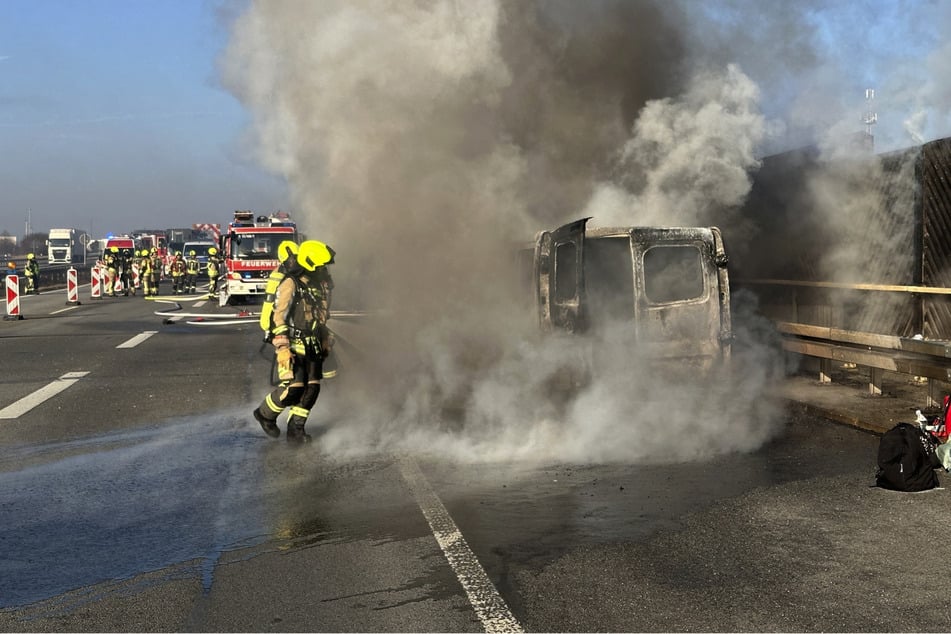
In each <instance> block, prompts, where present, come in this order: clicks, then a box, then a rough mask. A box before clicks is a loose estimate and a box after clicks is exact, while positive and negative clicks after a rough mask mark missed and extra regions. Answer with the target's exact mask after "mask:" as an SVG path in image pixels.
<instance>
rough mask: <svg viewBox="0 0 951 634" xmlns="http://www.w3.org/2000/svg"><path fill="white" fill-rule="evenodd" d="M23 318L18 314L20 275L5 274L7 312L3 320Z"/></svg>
mask: <svg viewBox="0 0 951 634" xmlns="http://www.w3.org/2000/svg"><path fill="white" fill-rule="evenodd" d="M13 319H23V315H21V314H20V276H19V275H7V314H6V316H4V320H13Z"/></svg>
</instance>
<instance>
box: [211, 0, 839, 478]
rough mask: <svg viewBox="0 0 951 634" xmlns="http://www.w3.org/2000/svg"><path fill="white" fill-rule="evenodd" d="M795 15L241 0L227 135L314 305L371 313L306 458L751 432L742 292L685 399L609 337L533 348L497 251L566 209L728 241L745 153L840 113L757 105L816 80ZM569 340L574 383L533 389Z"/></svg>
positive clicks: (797, 105) (348, 326) (751, 317)
mask: <svg viewBox="0 0 951 634" xmlns="http://www.w3.org/2000/svg"><path fill="white" fill-rule="evenodd" d="M808 4H809V6H807V7H803V6H802V3H794V4H793V3H787V4H770V5H769V11H770V13H769V14H766V13H764V12H763V10H762V5H761V4H759V3H749V2H723V3H718V4H716V5H713V4H712V3H695V2H685V3H678V2H667V1H660V0H658V1H648V0H644V1H640V2H630V1H622V0H592V1H586V2H583V3H581V2H574V1H571V0H561V1H547V2H546V1H535V2H533V1H528V0H526V1H522V2H501V1H496V0H484V1H479V2H459V1H453V0H421V1H418V2H399V3H393V2H385V1H383V0H324V1H322V2H309V1H303V0H301V1H293V0H288V1H285V2H265V1H260V2H252V3H251V4H250V5H249V7H248V9H247V10H246V11H245V12H244V13H242V14H241V15H239V16H237V17H236V18H235V19H234V21H233V24H232V28H231V33H232V37H231V41H230V43H229V46H228V47H227V50H226V51H225V52H224V55H223V56H222V59H221V68H222V75H223V77H224V81H225V83H226V85H227V86H228V87H229V89H230V90H231V91H232V92H233V93H234V94H235V95H236V96H237V97H238V98H239V99H240V100H241V101H242V102H243V103H244V104H245V105H246V107H247V108H248V109H249V110H250V111H251V113H252V114H253V117H254V126H253V128H252V129H251V130H250V131H249V138H248V145H249V147H253V148H255V150H256V152H257V154H258V156H259V160H260V161H261V162H262V164H263V165H265V166H266V167H267V168H269V169H270V170H272V171H274V172H275V173H277V174H280V175H282V176H283V177H284V178H285V179H286V180H287V183H288V186H289V188H290V191H291V196H292V200H293V203H294V205H295V208H296V211H294V215H295V217H296V218H297V220H298V221H299V222H300V223H301V225H302V228H303V229H304V231H305V232H306V234H307V235H308V236H309V237H312V238H316V239H320V240H323V241H325V242H327V243H328V244H330V245H331V246H333V247H334V248H335V249H336V250H337V252H338V257H337V264H335V265H334V268H333V269H332V272H333V273H334V277H335V280H336V282H337V290H336V295H335V300H334V304H335V308H337V309H346V308H360V309H369V310H372V311H373V316H371V317H367V318H364V319H363V320H361V321H360V322H359V323H353V322H347V321H345V320H334V321H333V322H332V325H334V327H335V328H336V329H337V330H338V332H339V334H341V344H340V345H341V346H342V347H341V351H340V353H341V360H343V359H349V360H350V363H351V366H350V368H349V370H348V371H347V372H345V373H344V375H343V376H345V377H346V378H343V377H342V378H341V379H339V380H338V381H337V382H336V383H334V382H330V383H328V384H327V389H326V390H325V392H330V393H334V392H335V391H336V393H335V394H333V396H328V395H326V394H325V395H322V397H321V401H320V402H318V405H317V410H316V411H315V412H314V414H313V415H312V419H319V416H320V415H319V413H318V412H319V411H320V410H321V408H328V407H330V406H331V405H333V406H335V407H337V408H338V409H339V411H340V413H339V414H338V415H337V416H336V418H335V420H337V421H338V422H339V424H335V427H334V429H333V430H332V431H331V433H328V434H327V435H326V436H325V437H324V442H325V444H326V446H327V447H328V449H329V450H331V451H334V452H335V453H338V454H341V455H343V454H347V453H361V452H366V451H381V450H393V449H406V450H409V449H419V448H422V449H425V450H430V451H439V452H442V453H444V454H449V455H453V456H456V457H458V458H461V459H471V460H487V459H510V458H515V457H518V458H529V457H531V458H534V459H543V460H558V459H561V460H572V461H585V460H648V459H655V458H653V457H655V456H657V455H663V456H665V459H692V458H698V457H703V456H705V455H711V454H716V453H721V452H724V451H733V450H746V449H751V448H754V447H755V446H757V445H758V444H760V443H761V442H763V441H764V440H765V439H766V438H768V437H769V435H770V434H771V433H772V432H773V431H774V429H775V425H774V422H775V417H774V415H773V413H771V412H770V411H769V410H768V405H766V401H765V400H764V399H763V398H762V396H763V393H764V390H765V389H766V388H767V387H768V385H769V381H770V380H771V379H772V378H773V377H775V376H777V375H778V374H779V372H780V368H781V363H780V362H779V361H778V360H777V359H776V358H775V357H774V356H772V355H771V354H770V353H769V349H770V348H769V347H768V346H766V345H763V339H764V338H766V336H765V333H766V332H767V331H768V328H766V327H765V326H764V323H763V322H762V321H761V320H760V319H758V318H757V317H756V308H755V300H753V299H752V298H746V299H744V298H742V297H741V298H740V299H741V300H742V303H741V304H740V305H739V306H738V307H737V308H736V309H735V315H734V318H735V322H736V324H735V326H736V327H735V329H736V331H737V333H738V335H741V336H743V337H746V339H745V340H744V342H745V343H744V344H743V345H740V346H738V347H737V354H736V355H735V356H736V360H737V365H738V367H739V368H740V370H739V371H738V372H737V375H736V376H737V377H743V379H742V380H739V379H737V380H733V377H732V376H726V377H721V378H720V380H719V381H717V382H716V383H714V384H703V385H701V386H699V387H696V388H695V389H687V388H686V386H684V385H677V384H674V385H672V384H670V383H666V382H662V381H659V380H658V379H657V378H656V377H654V375H653V373H651V372H650V371H649V370H648V369H647V367H646V365H645V364H644V363H642V362H641V361H640V360H639V359H638V356H639V355H638V352H637V350H636V346H635V347H633V348H629V347H627V346H626V345H618V344H619V340H618V339H617V338H614V339H611V338H609V337H608V338H605V339H603V340H595V341H586V342H580V341H579V339H580V338H577V337H567V336H558V335H555V336H553V337H550V338H547V339H543V338H541V337H539V335H538V333H537V332H535V330H536V328H535V322H534V318H533V317H532V314H531V300H532V298H531V295H530V293H526V290H525V288H524V286H520V284H519V280H518V277H517V272H518V267H517V260H516V257H515V253H516V250H517V248H518V247H520V246H524V245H525V244H528V243H529V242H530V241H531V240H532V238H533V236H534V234H535V232H536V231H539V230H542V229H551V228H554V227H555V226H557V225H559V224H562V223H564V222H567V221H570V220H573V219H575V218H578V217H581V216H583V215H591V216H594V219H593V221H592V222H593V223H595V224H601V225H612V224H617V225H638V224H639V225H652V224H656V225H719V226H721V227H724V228H725V230H726V240H727V246H728V248H729V247H731V246H732V243H731V241H735V244H736V246H737V247H741V246H742V242H743V241H744V240H745V239H746V236H747V234H748V232H749V230H750V229H749V228H748V227H746V226H745V225H744V222H745V221H741V220H740V219H739V217H738V216H737V215H736V213H735V212H736V210H737V209H739V207H740V206H741V205H742V203H743V201H744V199H745V197H746V195H747V194H748V192H749V188H750V174H751V173H752V172H754V171H755V170H756V169H757V167H758V165H759V159H758V158H757V157H761V156H762V153H763V151H764V148H769V147H770V146H771V145H772V146H775V145H776V144H778V143H781V142H783V141H784V140H786V141H788V139H789V138H796V137H797V136H799V137H802V138H810V139H815V138H816V136H815V135H814V134H813V133H814V132H815V131H816V129H820V128H821V129H822V130H823V131H825V130H829V129H831V128H833V127H834V126H835V124H836V123H837V122H838V121H840V120H842V119H843V118H844V117H843V116H839V115H844V114H845V113H846V111H848V109H849V108H848V106H846V107H844V108H828V107H827V106H828V100H826V99H815V100H813V101H812V102H811V103H812V104H813V105H814V106H815V107H814V108H813V110H812V111H809V110H808V105H809V104H808V103H807V102H806V101H805V97H803V98H802V99H799V98H796V99H792V98H791V99H790V100H789V102H788V103H783V100H782V98H783V97H785V96H789V95H808V94H810V93H809V91H805V92H800V89H801V88H802V87H804V86H806V87H808V86H819V85H822V84H823V83H824V82H828V81H830V78H833V77H838V76H839V75H838V73H839V72H840V71H841V70H842V68H840V67H835V66H834V65H831V64H828V63H827V60H826V59H825V58H824V57H823V55H824V54H825V53H827V50H826V48H825V44H824V43H823V42H821V41H819V40H818V39H817V36H816V35H815V33H816V24H815V22H814V19H813V18H812V17H810V16H814V15H815V12H810V11H808V10H806V9H809V8H816V9H818V8H821V7H822V6H823V5H824V4H825V3H822V2H814V3H808ZM754 7H755V8H754ZM740 16H742V17H743V18H744V19H746V20H747V22H746V23H741V22H742V21H741V20H740V19H739V17H740ZM750 23H752V24H753V27H752V28H751V27H750ZM804 80H809V81H804ZM810 82H813V83H810ZM766 90H768V91H769V92H768V93H767V94H769V95H770V98H769V99H764V98H763V96H762V95H763V94H764V91H766ZM816 90H817V91H819V89H818V87H817V88H816ZM777 96H778V97H779V98H777ZM764 102H765V103H764ZM777 104H783V105H785V106H788V108H787V110H786V111H785V114H789V113H790V112H791V113H793V115H795V116H789V117H787V118H786V119H785V120H784V122H783V123H780V119H779V118H778V117H776V116H774V115H768V114H766V113H765V111H764V110H766V109H769V108H774V109H775V107H776V106H777ZM815 104H818V106H816V105H815ZM853 105H854V104H853ZM819 113H822V114H823V117H821V118H820V117H818V116H816V115H817V114H819ZM806 114H811V115H813V116H814V119H813V120H811V121H808V122H807V121H806V118H807V117H806V116H804V115H806ZM820 119H821V120H820ZM618 337H620V335H618ZM621 343H626V342H621ZM590 346H594V347H595V349H597V348H598V347H599V346H600V347H601V348H602V349H601V350H600V352H601V353H602V354H600V355H599V358H602V359H603V365H602V366H601V368H600V370H599V373H598V375H597V376H595V377H594V381H593V382H592V383H591V384H589V385H587V386H585V387H582V388H580V389H576V388H575V387H574V386H564V385H561V384H559V381H560V380H562V379H561V378H560V377H562V376H563V375H564V374H565V371H566V370H570V369H572V368H575V367H577V366H578V363H577V360H578V358H579V357H580V356H582V355H584V354H586V350H588V349H589V347H590ZM608 352H613V354H609V353H608ZM618 352H621V354H618ZM348 355H349V356H348ZM753 368H755V370H753ZM750 377H757V379H758V380H759V381H760V382H756V380H751V378H750ZM569 388H571V389H569ZM698 416H700V419H702V420H703V424H698V420H700V419H698Z"/></svg>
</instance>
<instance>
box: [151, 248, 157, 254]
mask: <svg viewBox="0 0 951 634" xmlns="http://www.w3.org/2000/svg"><path fill="white" fill-rule="evenodd" d="M149 253H151V254H152V255H155V254H156V253H158V249H156V248H155V247H152V249H151V250H150V251H149Z"/></svg>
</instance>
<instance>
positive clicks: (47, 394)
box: [0, 372, 89, 418]
mask: <svg viewBox="0 0 951 634" xmlns="http://www.w3.org/2000/svg"><path fill="white" fill-rule="evenodd" d="M87 374H89V373H88V372H67V373H66V374H64V375H63V376H61V377H59V378H58V379H56V380H55V381H53V382H52V383H49V384H48V385H45V386H43V387H41V388H40V389H38V390H37V391H35V392H33V393H32V394H30V395H28V396H24V397H23V398H21V399H20V400H19V401H17V402H16V403H13V404H12V405H7V406H6V407H4V408H3V409H0V418H19V417H20V416H22V415H23V414H26V413H27V412H28V411H30V410H31V409H33V408H34V407H36V406H37V405H39V404H40V403H42V402H43V401H45V400H47V399H49V398H52V397H54V396H56V395H57V394H59V393H60V392H62V391H63V390H65V389H66V388H68V387H69V386H70V385H72V384H73V383H75V382H76V381H78V380H79V379H81V378H83V377H84V376H86V375H87Z"/></svg>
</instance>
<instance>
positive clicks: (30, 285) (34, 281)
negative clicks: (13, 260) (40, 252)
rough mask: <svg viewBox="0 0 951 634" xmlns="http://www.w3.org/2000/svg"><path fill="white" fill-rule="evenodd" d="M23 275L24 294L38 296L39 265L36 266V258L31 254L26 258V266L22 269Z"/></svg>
mask: <svg viewBox="0 0 951 634" xmlns="http://www.w3.org/2000/svg"><path fill="white" fill-rule="evenodd" d="M23 274H24V275H26V292H27V293H33V294H34V295H39V294H40V265H39V264H37V262H36V256H35V255H34V254H32V253H30V254H29V255H27V256H26V266H25V267H24V268H23Z"/></svg>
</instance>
